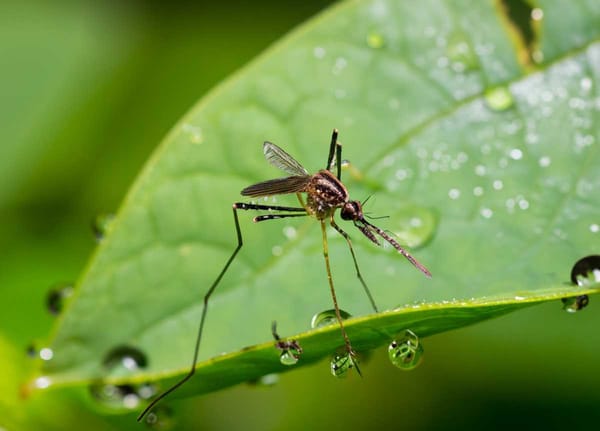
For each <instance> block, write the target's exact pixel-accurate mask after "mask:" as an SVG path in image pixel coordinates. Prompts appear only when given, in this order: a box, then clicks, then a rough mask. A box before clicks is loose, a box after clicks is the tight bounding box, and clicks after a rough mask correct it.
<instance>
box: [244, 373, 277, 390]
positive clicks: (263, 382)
mask: <svg viewBox="0 0 600 431" xmlns="http://www.w3.org/2000/svg"><path fill="white" fill-rule="evenodd" d="M277 383H279V374H277V373H269V374H265V375H264V376H260V377H259V378H258V379H255V380H250V381H248V384H249V385H256V386H265V387H269V386H275V385H276V384H277Z"/></svg>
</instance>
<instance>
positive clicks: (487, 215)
mask: <svg viewBox="0 0 600 431" xmlns="http://www.w3.org/2000/svg"><path fill="white" fill-rule="evenodd" d="M479 213H480V214H481V216H482V217H483V218H491V217H492V216H493V215H494V212H493V211H492V210H491V209H490V208H481V211H480V212H479Z"/></svg>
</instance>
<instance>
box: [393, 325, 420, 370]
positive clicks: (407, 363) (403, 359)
mask: <svg viewBox="0 0 600 431" xmlns="http://www.w3.org/2000/svg"><path fill="white" fill-rule="evenodd" d="M423 352H424V349H423V344H422V343H421V341H420V340H419V337H418V336H417V335H416V334H415V333H414V332H412V331H411V330H409V329H407V330H405V331H404V333H403V334H401V335H400V336H399V337H397V338H396V339H395V340H393V341H392V342H391V343H390V345H389V346H388V356H389V358H390V362H391V363H392V364H393V365H394V366H396V367H398V368H400V369H401V370H412V369H414V368H415V367H417V366H418V365H419V364H420V363H421V360H422V359H423Z"/></svg>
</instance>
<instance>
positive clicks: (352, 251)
mask: <svg viewBox="0 0 600 431" xmlns="http://www.w3.org/2000/svg"><path fill="white" fill-rule="evenodd" d="M330 223H331V226H333V228H334V229H335V230H337V231H338V232H339V233H340V235H342V236H343V237H344V238H345V239H346V242H347V243H348V247H349V248H350V254H352V261H353V262H354V268H355V269H356V276H357V277H358V279H359V280H360V283H361V284H362V286H363V289H365V293H366V294H367V297H368V298H369V301H371V307H373V310H374V311H375V313H378V312H379V310H378V309H377V305H376V304H375V300H374V299H373V296H372V295H371V291H370V290H369V287H368V286H367V283H365V280H364V279H363V278H362V275H361V273H360V269H358V262H357V261H356V255H355V254H354V249H353V248H352V241H350V236H349V235H348V234H347V233H346V232H344V231H343V230H342V228H341V227H339V226H338V225H337V224H336V223H335V221H333V218H331V221H330Z"/></svg>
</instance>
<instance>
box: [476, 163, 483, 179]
mask: <svg viewBox="0 0 600 431" xmlns="http://www.w3.org/2000/svg"><path fill="white" fill-rule="evenodd" d="M485 172H486V168H485V166H483V165H477V166H475V175H479V176H480V177H482V176H484V175H485Z"/></svg>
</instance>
